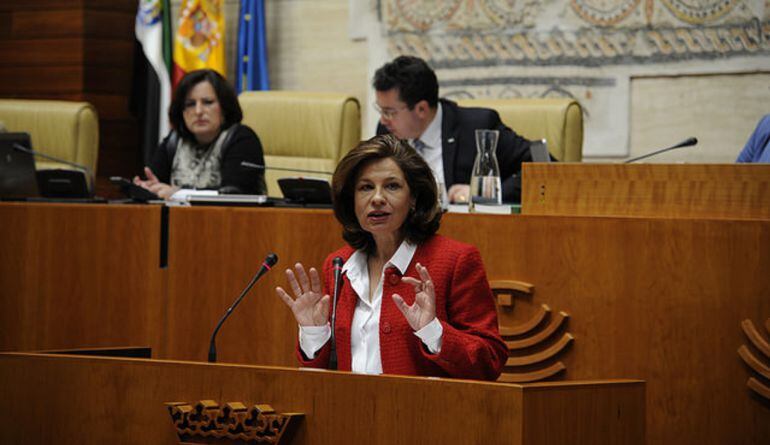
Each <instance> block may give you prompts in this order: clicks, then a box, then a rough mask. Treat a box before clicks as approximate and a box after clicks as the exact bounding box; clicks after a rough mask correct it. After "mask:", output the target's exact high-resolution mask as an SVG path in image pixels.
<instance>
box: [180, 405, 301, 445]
mask: <svg viewBox="0 0 770 445" xmlns="http://www.w3.org/2000/svg"><path fill="white" fill-rule="evenodd" d="M166 407H167V408H168V412H169V414H170V415H171V421H172V422H173V424H174V427H175V428H176V432H177V436H178V437H179V443H180V444H181V445H185V444H198V443H206V444H244V445H254V444H279V443H288V441H289V440H291V436H292V435H293V433H294V430H295V429H296V427H297V425H299V422H300V419H302V418H303V417H304V414H302V413H284V414H277V413H276V412H275V410H274V409H273V408H272V407H271V406H270V405H264V404H261V405H254V406H252V407H251V408H247V407H246V405H244V404H243V403H241V402H229V403H226V404H224V406H222V407H221V408H220V406H219V404H218V403H217V402H215V401H213V400H201V401H199V402H197V403H195V404H191V403H187V402H167V403H166ZM282 440H283V442H282Z"/></svg>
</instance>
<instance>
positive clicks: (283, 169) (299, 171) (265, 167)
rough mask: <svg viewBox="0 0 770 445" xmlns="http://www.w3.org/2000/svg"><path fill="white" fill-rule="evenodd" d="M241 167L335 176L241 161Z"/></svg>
mask: <svg viewBox="0 0 770 445" xmlns="http://www.w3.org/2000/svg"><path fill="white" fill-rule="evenodd" d="M241 167H246V168H253V169H255V170H277V171H282V172H292V173H310V174H314V175H328V176H332V175H333V173H329V172H325V171H321V170H302V169H298V168H283V167H268V166H266V165H259V164H255V163H253V162H249V161H241Z"/></svg>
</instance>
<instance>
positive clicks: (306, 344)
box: [299, 323, 332, 360]
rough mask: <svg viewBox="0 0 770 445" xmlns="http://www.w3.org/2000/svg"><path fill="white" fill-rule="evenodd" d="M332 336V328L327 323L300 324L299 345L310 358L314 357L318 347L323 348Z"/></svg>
mask: <svg viewBox="0 0 770 445" xmlns="http://www.w3.org/2000/svg"><path fill="white" fill-rule="evenodd" d="M331 337H332V328H331V326H329V323H326V324H325V325H323V326H300V327H299V347H300V348H301V349H302V352H303V353H304V354H305V357H307V358H309V359H310V360H312V359H314V358H315V355H316V353H317V352H318V350H319V349H321V348H323V346H324V345H325V344H326V342H327V341H329V339H330V338H331Z"/></svg>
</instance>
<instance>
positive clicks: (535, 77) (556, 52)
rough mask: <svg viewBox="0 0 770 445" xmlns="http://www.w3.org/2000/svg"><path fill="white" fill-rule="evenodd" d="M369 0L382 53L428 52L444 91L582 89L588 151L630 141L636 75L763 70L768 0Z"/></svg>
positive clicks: (769, 37) (769, 44)
mask: <svg viewBox="0 0 770 445" xmlns="http://www.w3.org/2000/svg"><path fill="white" fill-rule="evenodd" d="M377 7H378V14H379V19H380V21H381V26H382V31H383V33H384V39H385V41H386V43H387V47H388V55H389V56H390V57H391V58H392V57H395V56H396V55H399V54H412V55H417V56H419V57H422V58H424V59H426V60H427V61H428V62H429V63H430V65H431V66H432V67H434V68H435V69H436V72H437V74H438V77H439V81H440V84H441V95H442V96H445V97H449V98H507V97H552V96H557V97H558V96H569V97H573V98H575V99H577V100H579V101H580V103H581V105H582V106H583V108H584V109H585V112H586V116H585V141H584V145H583V151H584V154H586V155H588V156H623V155H626V154H627V153H628V147H627V144H628V122H629V85H630V79H631V78H632V77H633V76H652V75H654V76H659V75H682V74H690V75H691V74H703V73H708V74H714V73H739V72H751V71H757V70H763V71H768V70H770V0H562V1H557V0H550V1H549V0H422V1H420V0H379V2H378V6H377ZM672 112H681V110H672ZM514 129H515V128H514Z"/></svg>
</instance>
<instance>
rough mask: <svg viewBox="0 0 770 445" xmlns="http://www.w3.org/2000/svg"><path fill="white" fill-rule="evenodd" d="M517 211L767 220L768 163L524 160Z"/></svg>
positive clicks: (769, 198)
mask: <svg viewBox="0 0 770 445" xmlns="http://www.w3.org/2000/svg"><path fill="white" fill-rule="evenodd" d="M521 213H523V214H526V215H573V216H577V215H582V216H646V217H664V218H682V217H686V218H720V219H721V218H727V219H764V220H767V219H770V165H768V164H628V165H626V164H581V163H554V164H550V163H549V164H540V163H524V164H523V166H522V190H521Z"/></svg>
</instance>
